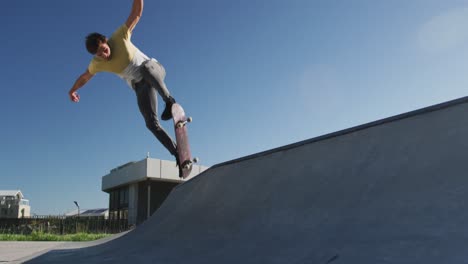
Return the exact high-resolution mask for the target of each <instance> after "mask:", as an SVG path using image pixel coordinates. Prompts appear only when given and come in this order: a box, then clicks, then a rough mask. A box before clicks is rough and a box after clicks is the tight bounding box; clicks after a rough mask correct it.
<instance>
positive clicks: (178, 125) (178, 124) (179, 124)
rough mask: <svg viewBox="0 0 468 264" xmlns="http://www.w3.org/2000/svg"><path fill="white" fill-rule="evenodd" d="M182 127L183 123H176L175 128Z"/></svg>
mask: <svg viewBox="0 0 468 264" xmlns="http://www.w3.org/2000/svg"><path fill="white" fill-rule="evenodd" d="M183 126H184V123H183V122H179V123H177V125H176V127H177V128H181V127H183Z"/></svg>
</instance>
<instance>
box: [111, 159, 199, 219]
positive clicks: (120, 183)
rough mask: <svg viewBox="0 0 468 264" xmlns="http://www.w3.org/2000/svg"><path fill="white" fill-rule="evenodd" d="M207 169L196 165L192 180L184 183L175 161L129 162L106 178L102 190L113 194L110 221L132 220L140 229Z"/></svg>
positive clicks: (191, 175)
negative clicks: (176, 190) (170, 197)
mask: <svg viewBox="0 0 468 264" xmlns="http://www.w3.org/2000/svg"><path fill="white" fill-rule="evenodd" d="M206 169H207V167H204V166H200V165H193V169H192V173H191V174H190V176H189V177H188V178H187V179H185V180H181V179H180V178H179V176H178V168H177V167H176V163H175V162H173V161H167V160H160V159H152V158H146V159H143V160H141V161H138V162H129V163H127V164H124V165H122V166H119V167H117V168H115V169H112V170H111V171H110V173H109V174H107V175H105V176H103V177H102V190H103V191H104V192H107V193H109V219H128V222H129V224H131V225H137V224H140V223H142V222H143V221H145V220H146V219H147V218H149V217H150V216H151V215H152V214H153V213H154V212H155V211H156V210H157V209H158V208H159V207H160V206H161V204H162V203H163V202H164V200H165V199H166V198H167V196H168V195H169V193H170V192H171V190H172V189H173V188H174V187H176V186H177V185H179V184H180V183H182V182H184V181H186V180H189V179H191V178H193V177H195V176H196V175H198V174H200V173H201V172H203V171H204V170H206Z"/></svg>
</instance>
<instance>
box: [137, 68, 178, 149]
mask: <svg viewBox="0 0 468 264" xmlns="http://www.w3.org/2000/svg"><path fill="white" fill-rule="evenodd" d="M141 72H142V74H143V80H142V81H140V82H138V83H135V84H133V88H134V89H135V92H136V96H137V101H138V107H139V108H140V112H141V114H142V115H143V118H144V119H145V123H146V127H147V128H148V129H149V130H150V131H151V132H152V133H153V134H154V136H156V138H157V139H158V140H159V141H160V142H161V143H162V144H163V146H164V147H166V149H167V150H168V151H169V152H170V153H171V154H172V155H174V156H176V155H177V148H176V143H175V142H174V141H173V140H172V139H171V137H170V136H169V135H168V134H167V133H166V131H165V130H164V129H163V128H162V127H161V125H160V124H159V119H158V98H157V93H159V95H160V96H161V98H162V99H163V100H164V101H165V102H167V101H168V100H169V96H170V93H169V91H168V90H167V87H166V84H165V83H164V77H166V70H165V69H164V67H163V66H162V65H161V64H160V63H159V62H157V61H155V60H148V61H145V62H144V63H143V64H142V65H141Z"/></svg>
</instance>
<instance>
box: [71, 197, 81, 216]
mask: <svg viewBox="0 0 468 264" xmlns="http://www.w3.org/2000/svg"><path fill="white" fill-rule="evenodd" d="M73 202H74V203H75V205H76V207H78V217H80V205H79V204H78V202H77V201H73Z"/></svg>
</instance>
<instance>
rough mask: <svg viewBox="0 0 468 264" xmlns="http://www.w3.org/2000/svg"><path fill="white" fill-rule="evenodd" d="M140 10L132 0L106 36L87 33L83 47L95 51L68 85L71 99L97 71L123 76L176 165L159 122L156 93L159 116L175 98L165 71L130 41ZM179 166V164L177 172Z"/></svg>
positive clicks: (165, 117)
mask: <svg viewBox="0 0 468 264" xmlns="http://www.w3.org/2000/svg"><path fill="white" fill-rule="evenodd" d="M142 12H143V0H133V6H132V10H131V12H130V15H129V17H128V19H127V21H126V22H125V23H124V24H123V25H121V26H120V27H119V28H117V30H116V31H115V32H114V33H113V34H112V36H111V37H110V38H109V39H108V38H106V37H105V36H103V35H101V34H99V33H92V34H89V35H88V36H87V37H86V49H87V50H88V52H89V53H91V54H92V55H94V57H93V59H92V60H91V62H90V64H89V66H88V68H87V69H86V71H85V72H84V73H83V74H81V75H80V77H78V79H77V80H76V82H75V84H74V85H73V87H72V88H71V89H70V92H69V96H70V99H71V100H72V101H73V102H75V103H77V102H79V100H80V96H79V95H78V93H77V92H76V91H77V90H78V89H80V88H81V87H83V85H85V84H86V83H87V82H88V81H89V80H91V79H92V78H93V77H94V75H95V74H96V73H98V72H111V73H115V74H117V75H118V76H119V77H121V78H122V79H124V80H125V81H126V82H127V83H128V85H129V86H130V87H131V88H132V89H133V90H134V91H135V93H136V97H137V103H138V107H139V109H140V112H141V114H142V115H143V118H144V119H145V123H146V127H147V128H148V129H149V130H150V131H151V132H152V133H153V134H154V136H156V138H157V139H158V140H159V141H160V142H161V143H162V144H163V145H164V147H166V149H167V150H168V151H169V152H170V153H171V154H172V155H174V156H175V158H176V161H177V164H178V165H179V160H178V155H177V147H176V143H175V142H174V141H173V140H172V139H171V137H170V136H169V135H168V134H167V133H166V131H165V130H164V129H163V128H162V127H161V125H160V124H159V119H158V114H157V109H158V100H157V94H159V95H160V96H161V98H162V99H163V100H164V102H165V103H166V106H165V109H164V111H163V113H162V115H161V119H162V120H169V119H171V118H172V113H171V107H172V105H173V104H174V103H175V102H176V101H175V100H174V98H173V97H172V96H171V95H170V93H169V91H168V89H167V87H166V84H165V83H164V77H165V76H166V71H165V69H164V67H163V66H162V65H161V63H159V62H158V61H157V60H156V59H150V58H149V57H148V56H147V55H145V54H144V53H143V52H141V51H140V50H139V49H138V48H137V47H136V46H135V45H134V44H133V43H132V42H131V36H132V32H133V29H134V28H135V26H136V24H137V23H138V21H139V20H140V17H141V14H142ZM180 173H181V166H179V174H180Z"/></svg>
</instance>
